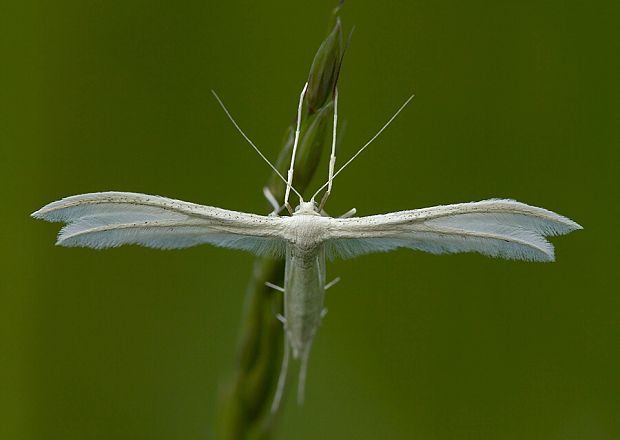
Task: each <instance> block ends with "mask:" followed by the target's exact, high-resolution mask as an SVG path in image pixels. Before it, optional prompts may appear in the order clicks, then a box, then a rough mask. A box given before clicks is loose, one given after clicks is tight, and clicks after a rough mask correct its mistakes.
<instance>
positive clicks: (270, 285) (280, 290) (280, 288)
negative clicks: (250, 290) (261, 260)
mask: <svg viewBox="0 0 620 440" xmlns="http://www.w3.org/2000/svg"><path fill="white" fill-rule="evenodd" d="M265 286H267V287H270V288H271V289H273V290H277V291H278V292H282V293H284V287H280V286H276V285H275V284H273V283H270V282H269V281H265Z"/></svg>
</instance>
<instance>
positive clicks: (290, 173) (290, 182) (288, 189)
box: [284, 83, 308, 214]
mask: <svg viewBox="0 0 620 440" xmlns="http://www.w3.org/2000/svg"><path fill="white" fill-rule="evenodd" d="M307 89H308V83H306V84H304V88H303V90H302V91H301V94H300V95H299V105H298V106H297V125H296V127H295V140H294V141H293V154H292V155H291V167H290V168H289V170H288V176H287V177H288V180H287V181H286V192H285V193H284V206H286V209H288V211H289V212H290V213H291V214H292V213H293V208H291V205H290V204H289V202H288V196H289V194H290V192H291V188H292V186H293V169H294V167H295V155H296V154H297V145H298V144H299V132H300V131H301V113H302V112H301V111H302V108H303V104H304V96H306V90H307Z"/></svg>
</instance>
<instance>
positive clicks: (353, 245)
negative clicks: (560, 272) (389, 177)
mask: <svg viewBox="0 0 620 440" xmlns="http://www.w3.org/2000/svg"><path fill="white" fill-rule="evenodd" d="M576 229H582V227H581V226H580V225H578V224H577V223H575V222H574V221H572V220H570V219H568V218H566V217H563V216H561V215H559V214H556V213H554V212H552V211H548V210H546V209H543V208H537V207H535V206H530V205H526V204H525V203H520V202H516V201H514V200H499V199H493V200H484V201H481V202H472V203H459V204H454V205H444V206H435V207H432V208H424V209H416V210H411V211H400V212H393V213H390V214H384V215H374V216H369V217H359V218H348V219H331V227H330V237H329V239H328V240H327V241H326V248H327V251H328V253H330V254H331V255H335V256H341V257H344V258H348V257H355V256H357V255H361V254H366V253H370V252H386V251H390V250H393V249H396V248H401V247H403V248H410V249H417V250H421V251H426V252H431V253H433V254H443V253H456V252H478V253H481V254H483V255H488V256H491V257H502V258H508V259H515V260H530V261H553V260H554V258H555V257H554V249H553V245H551V243H549V242H548V241H547V240H546V239H545V237H546V236H552V235H563V234H567V233H569V232H571V231H574V230H576Z"/></svg>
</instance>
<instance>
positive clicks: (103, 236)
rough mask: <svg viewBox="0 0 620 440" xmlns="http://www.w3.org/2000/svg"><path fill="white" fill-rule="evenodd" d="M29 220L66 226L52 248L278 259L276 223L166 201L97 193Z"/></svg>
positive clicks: (42, 211)
mask: <svg viewBox="0 0 620 440" xmlns="http://www.w3.org/2000/svg"><path fill="white" fill-rule="evenodd" d="M32 217H34V218H39V219H43V220H48V221H53V222H65V223H67V225H66V226H65V227H64V228H62V229H61V230H60V233H59V234H58V240H57V244H58V245H60V246H69V247H72V246H81V247H90V248H95V249H102V248H109V247H117V246H121V245H124V244H138V245H142V246H147V247H152V248H157V249H179V248H186V247H191V246H196V245H199V244H204V243H209V244H212V245H215V246H221V247H227V248H234V249H242V250H246V251H250V252H252V253H254V254H258V255H273V256H279V255H282V254H283V252H284V246H285V244H284V242H283V240H282V239H281V238H280V237H279V236H278V235H277V232H278V231H279V230H280V227H281V226H280V220H281V219H279V218H277V217H265V216H259V215H254V214H245V213H240V212H236V211H228V210H225V209H220V208H214V207H209V206H202V205H197V204H194V203H188V202H183V201H180V200H174V199H168V198H165V197H159V196H151V195H145V194H138V193H126V192H101V193H91V194H81V195H77V196H71V197H66V198H64V199H62V200H59V201H56V202H52V203H50V204H48V205H46V206H44V207H43V208H41V209H39V210H38V211H36V212H34V213H33V214H32Z"/></svg>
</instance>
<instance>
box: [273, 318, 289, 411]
mask: <svg viewBox="0 0 620 440" xmlns="http://www.w3.org/2000/svg"><path fill="white" fill-rule="evenodd" d="M289 351H290V347H289V343H288V339H287V337H286V329H285V331H284V356H283V357H282V367H281V368H280V377H279V378H278V387H277V388H276V394H275V395H274V396H273V403H272V404H271V412H272V413H273V414H275V413H276V412H278V408H279V407H280V401H281V400H282V395H283V394H284V387H285V386H286V375H287V372H288V358H289Z"/></svg>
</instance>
